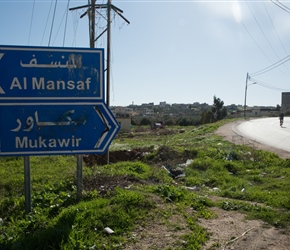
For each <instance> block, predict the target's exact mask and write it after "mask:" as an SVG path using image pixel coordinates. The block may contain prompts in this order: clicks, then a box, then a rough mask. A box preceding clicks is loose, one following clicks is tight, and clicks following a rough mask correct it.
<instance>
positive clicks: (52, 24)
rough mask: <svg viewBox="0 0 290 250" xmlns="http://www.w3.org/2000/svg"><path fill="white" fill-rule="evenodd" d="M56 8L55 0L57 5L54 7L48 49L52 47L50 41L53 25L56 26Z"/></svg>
mask: <svg viewBox="0 0 290 250" xmlns="http://www.w3.org/2000/svg"><path fill="white" fill-rule="evenodd" d="M56 6H57V0H55V5H54V12H53V18H52V23H51V28H50V35H49V40H48V47H49V46H50V39H51V34H52V30H53V24H54V19H55V12H56Z"/></svg>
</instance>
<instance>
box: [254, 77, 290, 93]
mask: <svg viewBox="0 0 290 250" xmlns="http://www.w3.org/2000/svg"><path fill="white" fill-rule="evenodd" d="M250 79H251V81H254V82H255V84H258V85H260V86H262V87H264V88H268V89H271V90H276V91H289V89H283V88H278V87H276V86H273V85H271V84H270V83H266V82H263V81H260V80H257V79H254V78H252V77H250Z"/></svg>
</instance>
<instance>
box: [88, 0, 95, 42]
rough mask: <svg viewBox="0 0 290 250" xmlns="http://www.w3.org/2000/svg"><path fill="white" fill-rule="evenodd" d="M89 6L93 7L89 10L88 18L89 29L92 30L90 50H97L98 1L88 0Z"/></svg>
mask: <svg viewBox="0 0 290 250" xmlns="http://www.w3.org/2000/svg"><path fill="white" fill-rule="evenodd" d="M88 4H89V6H91V8H89V12H88V16H89V29H90V48H95V24H96V23H95V22H96V21H95V20H96V18H95V14H96V0H92V2H91V0H88Z"/></svg>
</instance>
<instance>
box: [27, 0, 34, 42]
mask: <svg viewBox="0 0 290 250" xmlns="http://www.w3.org/2000/svg"><path fill="white" fill-rule="evenodd" d="M34 6H35V0H34V1H33V6H32V15H31V20H30V28H29V35H28V45H29V43H30V35H31V29H32V23H33V16H34Z"/></svg>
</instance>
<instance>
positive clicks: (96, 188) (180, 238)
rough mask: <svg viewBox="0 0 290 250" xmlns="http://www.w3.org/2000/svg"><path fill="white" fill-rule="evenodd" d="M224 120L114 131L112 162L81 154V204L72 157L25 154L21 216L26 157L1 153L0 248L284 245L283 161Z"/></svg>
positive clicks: (288, 166)
mask: <svg viewBox="0 0 290 250" xmlns="http://www.w3.org/2000/svg"><path fill="white" fill-rule="evenodd" d="M227 122H230V121H222V122H219V123H214V124H208V125H203V126H197V127H193V126H188V127H167V128H166V129H159V130H151V129H148V128H145V127H137V128H134V129H133V132H132V133H130V134H120V135H118V136H117V138H116V139H115V140H114V142H113V144H112V145H111V148H110V164H109V165H108V164H107V162H106V161H105V158H104V157H102V156H97V155H86V156H84V163H85V167H84V173H83V175H84V182H83V183H84V192H83V197H82V201H81V202H79V203H77V202H76V189H75V176H76V175H75V174H76V173H75V172H76V169H75V165H76V159H75V157H72V156H53V157H52V156H51V157H31V168H32V170H31V175H32V186H33V197H32V205H33V209H32V212H31V213H30V214H28V215H26V214H25V212H24V193H23V159H22V158H21V157H5V158H1V159H0V169H1V171H0V197H1V200H0V218H1V225H0V235H1V237H0V249H127V250H131V249H132V250H133V249H168V250H169V249H243V250H247V249H248V250H254V249H279V250H281V249H282V250H283V249H288V247H289V242H290V231H289V229H290V227H289V226H290V223H289V222H290V212H289V209H290V200H289V199H290V198H289V188H290V175H289V174H290V162H289V160H287V159H284V158H281V157H279V156H278V155H277V154H275V153H271V152H268V151H264V150H260V149H258V148H257V147H251V145H250V144H248V145H246V146H245V145H238V144H234V143H232V142H230V141H227V140H224V139H223V137H222V136H220V135H221V134H220V131H221V127H222V126H223V125H224V124H226V123H227ZM223 128H225V127H223ZM218 129H219V130H218ZM216 131H218V132H219V134H218V135H217V134H216V133H215V132H216ZM105 228H109V229H111V230H113V231H114V232H113V233H111V231H110V230H108V229H107V230H105V231H104V229H105Z"/></svg>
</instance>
